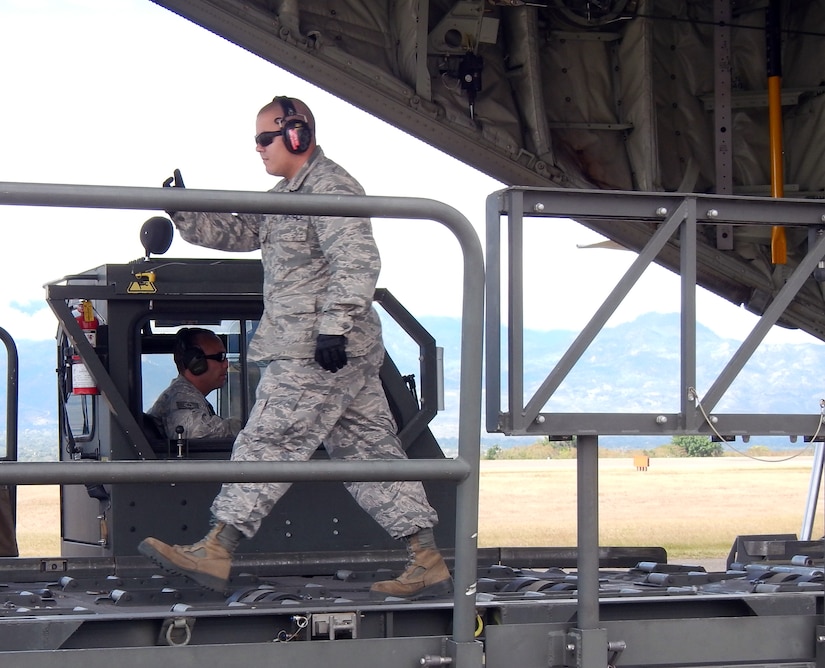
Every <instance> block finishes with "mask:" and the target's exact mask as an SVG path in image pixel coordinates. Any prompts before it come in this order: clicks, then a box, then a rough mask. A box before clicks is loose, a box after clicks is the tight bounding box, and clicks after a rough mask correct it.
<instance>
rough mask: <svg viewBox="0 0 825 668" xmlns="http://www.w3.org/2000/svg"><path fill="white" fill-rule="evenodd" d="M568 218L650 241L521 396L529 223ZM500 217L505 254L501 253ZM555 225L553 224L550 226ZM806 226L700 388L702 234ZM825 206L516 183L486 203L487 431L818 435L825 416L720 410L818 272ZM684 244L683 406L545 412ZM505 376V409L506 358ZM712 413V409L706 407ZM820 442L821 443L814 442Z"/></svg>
mask: <svg viewBox="0 0 825 668" xmlns="http://www.w3.org/2000/svg"><path fill="white" fill-rule="evenodd" d="M533 217H540V218H545V219H552V218H571V219H573V220H576V221H578V222H582V223H583V224H585V225H586V224H587V222H588V221H594V220H598V221H600V222H601V224H602V225H604V224H605V222H606V221H609V222H610V224H613V225H615V226H617V227H620V226H621V225H622V223H624V222H627V221H634V222H643V223H649V224H651V225H652V227H653V228H654V231H653V232H652V234H651V236H650V239H649V240H648V242H647V244H646V246H645V247H644V248H643V249H642V250H641V251H640V252H639V254H638V257H637V258H636V259H635V261H634V262H633V263H632V265H631V266H630V268H629V269H628V270H627V272H626V273H625V275H624V276H623V277H622V278H621V279H620V280H619V281H618V282H617V283H616V285H615V287H614V288H613V290H612V291H611V292H610V294H609V295H608V296H607V298H606V299H605V300H604V302H603V303H602V304H601V306H600V307H599V308H598V309H597V311H596V313H595V314H594V315H593V316H592V318H591V319H590V321H589V322H588V323H587V325H585V327H584V328H582V330H581V332H580V333H579V334H578V336H577V337H576V339H575V341H574V342H573V343H572V344H571V345H570V347H569V348H568V349H567V351H566V352H565V353H564V354H563V355H562V357H561V358H560V359H559V360H558V362H557V363H556V365H555V366H554V367H553V369H552V370H551V371H550V372H549V373H548V375H547V377H546V378H545V380H544V381H543V382H542V383H541V385H540V386H539V387H538V388H537V389H535V391H534V392H533V393H532V395H531V396H529V397H528V398H527V399H526V401H525V393H526V391H527V388H525V382H524V369H525V361H524V301H523V295H524V285H525V277H524V274H523V270H524V248H523V239H524V236H523V235H524V220H525V219H526V218H533ZM502 218H504V220H505V225H506V229H505V231H504V233H505V234H506V238H507V255H506V257H502V251H501V243H500V239H501V234H502V227H501V226H502V223H501V220H502ZM548 224H552V220H550V221H549V222H548ZM727 225H735V226H739V227H743V226H755V227H767V228H770V227H772V226H774V225H786V226H793V227H801V228H807V229H809V230H811V231H812V232H813V234H812V235H809V237H808V239H809V245H808V248H807V252H806V253H805V255H804V257H803V258H802V259H801V260H800V261H799V263H798V264H797V265H796V266H795V267H794V268H793V271H792V272H791V273H790V275H789V276H788V277H787V280H786V281H785V282H784V284H783V285H782V287H781V289H779V290H778V292H777V293H776V295H775V296H774V297H773V299H772V301H771V302H770V304H769V305H768V306H767V308H766V309H765V310H764V313H763V314H762V315H761V316H760V317H759V320H758V322H757V324H756V326H755V327H754V328H753V330H752V331H751V332H750V334H749V335H748V336H747V337H746V338H745V340H744V341H743V342H742V344H741V345H740V346H739V348H738V350H737V351H736V352H735V354H734V355H733V356H732V357H731V359H730V360H729V362H728V363H727V365H726V366H725V367H724V369H723V370H722V371H721V372H720V373H719V374H718V376H717V377H716V379H715V380H714V382H713V383H712V385H711V386H710V387H709V388H708V390H707V391H706V392H705V393H704V395H703V396H701V397H700V396H699V394H698V391H697V389H696V388H697V382H696V363H697V359H696V285H697V281H696V276H697V243H696V236H697V231H698V230H699V229H700V228H701V227H702V226H713V227H717V226H727ZM823 230H825V203H823V202H822V201H820V200H789V199H786V200H776V199H766V198H759V197H738V196H721V195H695V194H678V193H673V194H664V193H630V192H613V191H603V190H600V191H581V190H564V189H552V188H508V189H505V190H501V191H498V192H496V193H493V194H492V195H490V196H489V198H488V201H487V248H486V250H487V288H486V290H487V315H486V337H487V350H486V363H485V368H486V379H487V380H486V416H487V423H486V425H487V430H488V431H490V432H501V433H505V434H508V435H525V434H536V435H546V436H551V437H559V438H565V437H571V436H578V437H584V436H600V435H601V436H604V435H678V434H705V435H710V436H714V435H717V436H722V437H724V438H732V437H737V436H746V437H747V436H751V435H771V436H777V435H779V436H789V437H797V436H802V437H805V438H811V437H813V436H814V435H816V434H817V433H818V432H819V431H820V430H819V424H820V420H821V415H820V414H819V413H816V414H814V413H811V414H808V415H805V414H795V415H787V414H770V415H768V414H725V413H716V412H713V409H714V408H715V406H716V405H717V404H718V402H719V400H720V399H721V398H722V396H723V395H724V394H725V392H726V391H727V389H728V388H729V387H730V385H731V383H732V382H733V381H734V380H735V379H736V377H737V375H738V374H739V373H740V372H741V370H742V368H743V367H744V366H745V364H746V363H747V361H748V360H749V359H750V358H751V356H752V355H753V353H754V352H755V351H756V349H757V348H758V347H759V345H760V344H761V342H762V340H763V339H764V337H765V336H766V334H767V333H768V332H769V330H770V328H771V327H772V326H773V325H775V324H776V323H777V321H778V320H779V319H780V318H781V317H782V315H783V313H784V311H785V309H786V308H787V306H788V305H789V304H790V303H791V301H792V300H793V298H794V297H795V296H796V295H797V294H798V293H799V291H800V289H801V288H802V287H803V285H804V284H805V283H806V281H809V280H811V279H810V277H811V275H812V274H813V273H814V270H815V269H816V268H817V266H818V265H819V264H820V262H821V261H822V259H823V257H825V235H823V234H822V231H823ZM666 246H670V247H671V248H672V247H675V248H677V249H678V252H679V257H680V264H681V271H680V276H681V342H680V360H681V361H680V370H681V378H680V382H679V388H680V394H679V397H678V405H679V407H680V410H679V412H678V413H672V412H666V411H661V412H656V413H584V412H583V413H555V412H547V411H543V407H544V406H545V404H546V403H547V401H548V400H549V399H550V398H551V397H552V396H553V393H554V392H555V391H556V390H557V389H558V388H559V386H560V385H561V383H562V382H563V381H564V379H565V378H566V377H567V375H568V374H569V373H570V371H571V370H572V369H573V367H574V366H575V365H576V364H577V362H578V361H579V360H580V359H581V357H582V355H583V354H584V352H585V351H586V350H587V348H588V346H589V345H590V344H591V343H592V342H593V340H594V339H595V338H596V336H597V335H598V334H599V332H600V331H601V330H602V328H603V327H604V326H605V324H606V323H607V321H608V319H609V318H610V316H611V315H612V314H613V313H614V312H615V311H616V309H617V308H618V306H619V305H620V304H621V303H622V301H623V300H624V298H625V297H626V296H627V295H628V293H629V292H630V290H631V288H632V287H633V286H634V285H635V284H636V282H637V281H638V279H639V278H640V277H641V275H642V273H643V272H644V271H645V269H647V267H648V266H650V265H651V264H652V263H653V262H655V261H656V260H657V256H659V254H660V253H661V251H662V250H663V249H664V248H665V247H666ZM502 285H504V287H505V289H506V295H507V303H508V312H507V319H506V324H507V340H506V342H504V343H503V342H502V340H501V339H502V337H501V335H500V327H501V322H502V313H501V312H502V304H501V296H500V295H501V294H502ZM503 355H506V359H507V364H508V367H507V368H508V378H509V382H508V385H507V388H506V396H507V408H506V409H503V408H502V387H501V384H502V383H501V377H502V357H503ZM702 409H704V410H702ZM817 440H821V438H818V439H817Z"/></svg>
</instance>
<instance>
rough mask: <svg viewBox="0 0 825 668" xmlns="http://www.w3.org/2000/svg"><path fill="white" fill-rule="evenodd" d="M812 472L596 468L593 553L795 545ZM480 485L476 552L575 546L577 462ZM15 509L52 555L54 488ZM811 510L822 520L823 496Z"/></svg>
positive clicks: (536, 467) (523, 465)
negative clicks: (748, 538) (788, 541)
mask: <svg viewBox="0 0 825 668" xmlns="http://www.w3.org/2000/svg"><path fill="white" fill-rule="evenodd" d="M811 465H812V458H811V457H810V456H807V457H798V458H795V459H791V460H788V461H779V458H777V459H776V460H774V461H770V462H766V461H758V460H754V459H749V458H747V457H718V458H673V459H664V458H662V459H655V458H652V459H651V461H650V467H649V469H648V470H647V471H637V470H636V469H635V467H634V466H633V460H632V458H631V457H627V458H626V459H625V458H610V459H600V460H599V487H600V493H599V526H600V543H601V544H602V545H612V546H661V547H664V548H666V549H667V552H668V558H669V560H670V561H679V560H685V559H690V560H696V561H704V560H708V559H721V558H724V557H725V556H726V555H727V553H728V550H729V549H730V547H731V544H732V543H733V540H734V539H735V538H736V536H737V535H743V534H761V533H791V534H797V535H798V534H799V532H800V529H801V525H802V517H803V513H804V509H805V500H806V497H807V492H808V487H809V484H810V476H811ZM480 485H481V504H480V513H479V545H480V546H482V547H490V546H497V545H500V546H541V545H553V546H572V545H575V544H576V462H575V460H565V459H553V460H493V461H483V462H482V466H481V481H480ZM18 500H19V506H18V543H19V545H20V554H21V556H54V555H57V554H59V551H60V544H59V535H60V521H59V514H58V504H59V494H58V490H57V488H56V487H53V486H21V487H18ZM818 508H819V513H818V516H819V517H820V518H821V517H822V508H823V505H822V498H821V494H820V500H819V505H818ZM204 512H206V509H204ZM818 523H819V524H821V521H819V520H818ZM814 535H815V536H816V537H819V536H820V535H822V527H817V528H815V529H814Z"/></svg>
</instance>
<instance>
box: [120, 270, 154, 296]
mask: <svg viewBox="0 0 825 668" xmlns="http://www.w3.org/2000/svg"><path fill="white" fill-rule="evenodd" d="M157 291H158V289H157V288H156V287H155V272H154V271H150V272H148V273H145V274H135V280H134V281H132V282H131V283H129V287H128V288H126V292H127V293H129V294H154V293H155V292H157Z"/></svg>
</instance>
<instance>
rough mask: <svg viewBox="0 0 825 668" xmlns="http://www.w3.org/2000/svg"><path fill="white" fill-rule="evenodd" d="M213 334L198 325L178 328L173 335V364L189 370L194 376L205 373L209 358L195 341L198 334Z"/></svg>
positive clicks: (182, 369)
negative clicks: (175, 334)
mask: <svg viewBox="0 0 825 668" xmlns="http://www.w3.org/2000/svg"><path fill="white" fill-rule="evenodd" d="M206 335H208V336H214V335H215V334H214V332H212V331H210V330H208V329H202V328H200V327H184V328H183V329H180V330H178V333H177V336H176V337H175V350H174V353H173V354H174V358H175V364H179V365H180V366H179V367H178V368H179V369H180V370H181V371H184V370H187V371H191V372H192V374H194V375H195V376H200V375H202V374H204V373H206V371H207V369H209V360H207V359H206V355H205V354H204V352H203V350H202V349H201V347H200V346H199V345H197V343H195V342H196V341H197V340H198V337H199V336H206Z"/></svg>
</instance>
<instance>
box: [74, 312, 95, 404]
mask: <svg viewBox="0 0 825 668" xmlns="http://www.w3.org/2000/svg"><path fill="white" fill-rule="evenodd" d="M75 319H76V320H77V324H78V325H80V329H81V330H83V335H84V336H85V337H86V340H87V341H88V342H89V343H90V344H91V346H92V348H94V347H95V346H96V345H97V328H98V326H99V325H100V321H99V320H98V319H97V317H96V316H95V312H94V309H93V308H92V302H90V301H89V300H88V299H84V300H83V301H82V302H81V304H80V315H78V316H77V318H75ZM72 394H97V386H96V385H95V381H94V378H92V375H91V374H90V373H89V370H88V369H87V368H86V364H85V363H84V362H83V358H82V357H81V356H80V355H78V354H74V355H72Z"/></svg>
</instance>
